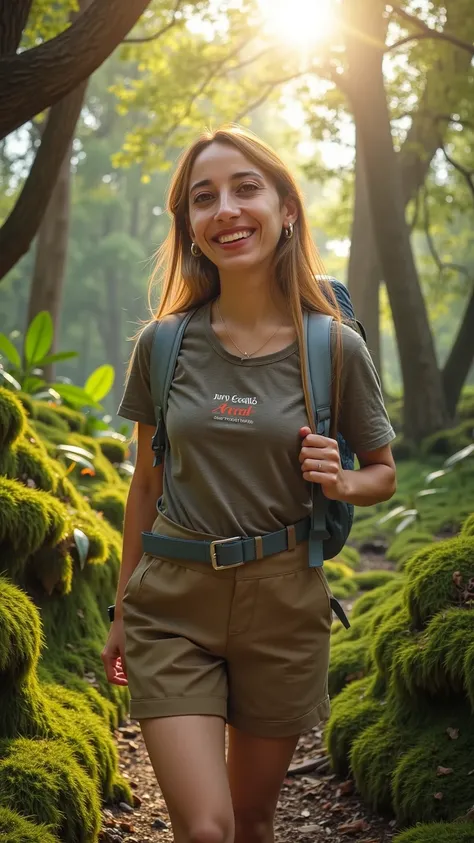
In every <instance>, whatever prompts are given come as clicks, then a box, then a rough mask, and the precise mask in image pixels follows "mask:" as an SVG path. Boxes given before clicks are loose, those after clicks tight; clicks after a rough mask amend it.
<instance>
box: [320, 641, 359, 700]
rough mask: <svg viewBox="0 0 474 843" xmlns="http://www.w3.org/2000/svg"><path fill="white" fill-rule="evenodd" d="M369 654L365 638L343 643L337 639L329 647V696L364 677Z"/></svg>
mask: <svg viewBox="0 0 474 843" xmlns="http://www.w3.org/2000/svg"><path fill="white" fill-rule="evenodd" d="M368 661H369V654H368V649H367V643H366V640H365V638H359V639H357V640H355V641H345V640H344V638H343V637H342V638H339V639H337V640H335V641H334V642H333V645H332V647H331V659H330V663H329V676H328V683H329V696H330V697H333V696H335V695H336V694H339V693H340V691H342V689H343V688H344V686H345V685H347V684H348V683H350V682H353V681H354V680H355V679H362V677H363V676H365V674H366V671H367V667H368Z"/></svg>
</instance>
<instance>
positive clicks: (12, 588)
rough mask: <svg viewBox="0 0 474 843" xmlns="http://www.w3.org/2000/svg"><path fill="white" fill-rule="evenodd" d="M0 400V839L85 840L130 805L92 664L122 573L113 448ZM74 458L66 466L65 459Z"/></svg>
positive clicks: (92, 839) (120, 699) (63, 417)
mask: <svg viewBox="0 0 474 843" xmlns="http://www.w3.org/2000/svg"><path fill="white" fill-rule="evenodd" d="M84 431H85V419H84V417H83V416H82V415H81V414H80V413H77V412H75V411H73V410H70V409H68V408H67V407H63V406H59V407H57V406H55V405H50V404H47V403H45V402H41V401H35V400H33V399H31V397H28V396H22V395H21V394H20V395H15V394H13V393H12V392H10V391H9V390H6V389H0V454H1V456H0V559H1V567H0V841H2V843H60V841H64V843H96V841H97V839H98V832H99V825H100V807H101V804H102V802H103V801H104V800H109V801H117V800H118V801H120V800H131V793H130V789H129V785H128V784H127V783H126V781H125V780H124V779H122V778H121V776H120V774H119V771H118V758H117V751H116V747H115V742H114V738H113V730H114V728H115V727H116V726H117V724H118V722H119V719H121V718H122V717H123V715H124V714H125V712H126V710H127V708H128V697H127V692H126V691H125V690H124V689H119V688H118V687H117V686H113V685H110V684H109V683H107V681H106V679H105V675H104V671H103V666H102V662H101V658H100V653H101V650H102V649H103V646H104V643H105V640H106V637H107V630H108V619H107V612H106V608H107V605H108V604H109V603H110V602H112V601H113V598H114V594H115V587H116V581H117V575H118V570H119V564H120V548H121V535H120V529H121V524H122V520H123V511H124V502H125V497H126V493H127V482H126V480H125V479H124V477H123V476H122V474H121V472H120V469H119V465H120V463H123V462H124V460H125V459H126V457H127V448H126V444H125V443H124V442H123V441H122V439H120V438H117V437H114V436H113V435H112V436H110V437H105V438H104V437H102V438H100V439H99V438H97V439H94V438H92V437H90V436H87V435H85V432H84ZM74 456H76V457H77V459H76V460H75V459H74Z"/></svg>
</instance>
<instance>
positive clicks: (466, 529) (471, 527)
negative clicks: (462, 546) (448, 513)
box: [461, 512, 474, 536]
mask: <svg viewBox="0 0 474 843" xmlns="http://www.w3.org/2000/svg"><path fill="white" fill-rule="evenodd" d="M461 534H462V535H463V536H474V512H473V513H472V515H469V517H468V518H466V520H465V522H464V524H463V525H462V530H461Z"/></svg>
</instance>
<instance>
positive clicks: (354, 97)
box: [345, 0, 448, 441]
mask: <svg viewBox="0 0 474 843" xmlns="http://www.w3.org/2000/svg"><path fill="white" fill-rule="evenodd" d="M345 5H346V13H347V16H348V23H349V25H348V28H347V35H346V38H347V58H348V65H349V69H348V80H349V95H350V98H351V104H352V109H353V114H354V119H355V124H356V129H357V132H358V133H359V137H360V141H361V146H362V150H363V156H364V161H365V172H366V179H367V190H368V195H369V201H370V207H371V216H372V221H373V228H374V233H375V237H376V240H377V246H378V253H379V258H380V263H381V267H382V271H383V277H384V280H385V283H386V285H387V291H388V295H389V300H390V306H391V310H392V315H393V320H394V324H395V330H396V333H397V342H398V348H399V354H400V363H401V369H402V375H403V384H404V393H405V396H404V398H405V401H404V430H405V433H406V435H407V436H408V437H409V438H412V439H414V440H415V441H420V440H421V439H423V437H425V436H427V435H429V434H430V433H433V432H435V431H437V430H440V429H442V428H443V427H444V426H446V424H447V421H448V414H447V409H446V405H445V401H444V394H443V388H442V381H441V373H440V371H439V368H438V365H437V360H436V353H435V348H434V343H433V337H432V334H431V330H430V325H429V321H428V316H427V312H426V307H425V302H424V300H423V296H422V293H421V288H420V284H419V280H418V275H417V271H416V267H415V262H414V259H413V253H412V249H411V243H410V234H409V231H408V227H407V224H406V221H405V206H404V199H403V193H402V184H401V177H400V171H399V167H398V162H397V158H396V153H395V150H394V148H393V141H392V135H391V125H390V115H389V111H388V105H387V100H386V95H385V86H384V78H383V71H382V59H383V50H384V21H383V17H382V13H383V4H382V3H381V2H380V0H346V4H345Z"/></svg>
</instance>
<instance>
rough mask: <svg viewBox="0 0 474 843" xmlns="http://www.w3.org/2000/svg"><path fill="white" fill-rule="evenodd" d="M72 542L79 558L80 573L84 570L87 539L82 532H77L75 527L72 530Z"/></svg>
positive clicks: (87, 547) (87, 548) (87, 549)
mask: <svg viewBox="0 0 474 843" xmlns="http://www.w3.org/2000/svg"><path fill="white" fill-rule="evenodd" d="M74 542H75V545H76V547H77V555H78V556H79V565H80V566H81V571H82V569H83V568H84V565H85V564H86V560H87V554H88V553H89V539H88V537H87V536H86V534H85V533H83V532H82V530H79V529H78V528H77V527H76V528H75V529H74Z"/></svg>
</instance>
